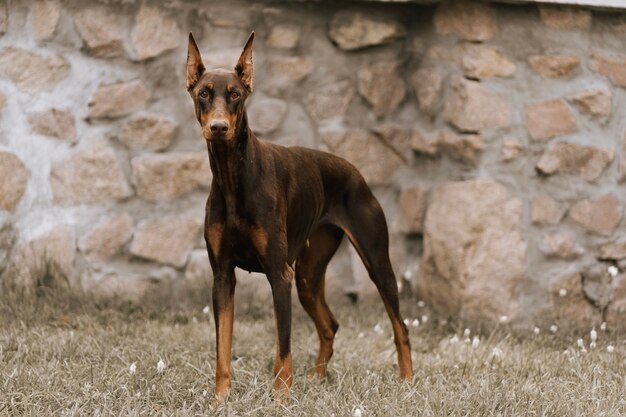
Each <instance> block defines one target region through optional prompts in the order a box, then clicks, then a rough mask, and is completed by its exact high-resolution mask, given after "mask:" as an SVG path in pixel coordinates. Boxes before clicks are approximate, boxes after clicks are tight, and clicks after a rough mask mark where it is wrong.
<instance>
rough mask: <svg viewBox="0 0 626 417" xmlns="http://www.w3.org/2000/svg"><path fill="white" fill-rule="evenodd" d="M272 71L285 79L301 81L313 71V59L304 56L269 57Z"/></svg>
mask: <svg viewBox="0 0 626 417" xmlns="http://www.w3.org/2000/svg"><path fill="white" fill-rule="evenodd" d="M270 62H271V64H272V70H273V71H272V73H273V74H276V75H278V76H279V77H280V78H282V79H283V80H286V81H301V80H303V79H305V78H306V77H308V76H309V75H310V74H311V73H312V72H313V60H311V58H309V57H304V56H287V57H282V56H278V57H273V58H270Z"/></svg>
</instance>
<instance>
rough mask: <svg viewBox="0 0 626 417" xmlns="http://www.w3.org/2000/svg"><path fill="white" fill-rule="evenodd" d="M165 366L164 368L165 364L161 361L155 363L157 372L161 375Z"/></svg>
mask: <svg viewBox="0 0 626 417" xmlns="http://www.w3.org/2000/svg"><path fill="white" fill-rule="evenodd" d="M166 367H167V366H165V362H163V359H159V361H158V362H157V372H158V373H160V374H162V373H163V372H165V368H166Z"/></svg>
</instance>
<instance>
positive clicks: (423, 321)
mask: <svg viewBox="0 0 626 417" xmlns="http://www.w3.org/2000/svg"><path fill="white" fill-rule="evenodd" d="M427 321H428V316H427V315H426V314H424V315H423V316H422V323H426V322H427Z"/></svg>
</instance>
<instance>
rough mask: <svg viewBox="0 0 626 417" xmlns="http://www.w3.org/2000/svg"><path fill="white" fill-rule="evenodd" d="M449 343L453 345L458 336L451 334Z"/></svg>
mask: <svg viewBox="0 0 626 417" xmlns="http://www.w3.org/2000/svg"><path fill="white" fill-rule="evenodd" d="M450 343H451V344H453V345H455V344H457V343H459V336H457V335H454V336H452V337H451V338H450Z"/></svg>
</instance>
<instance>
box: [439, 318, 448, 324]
mask: <svg viewBox="0 0 626 417" xmlns="http://www.w3.org/2000/svg"><path fill="white" fill-rule="evenodd" d="M447 324H448V320H446V319H439V325H440V326H446V325H447Z"/></svg>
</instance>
